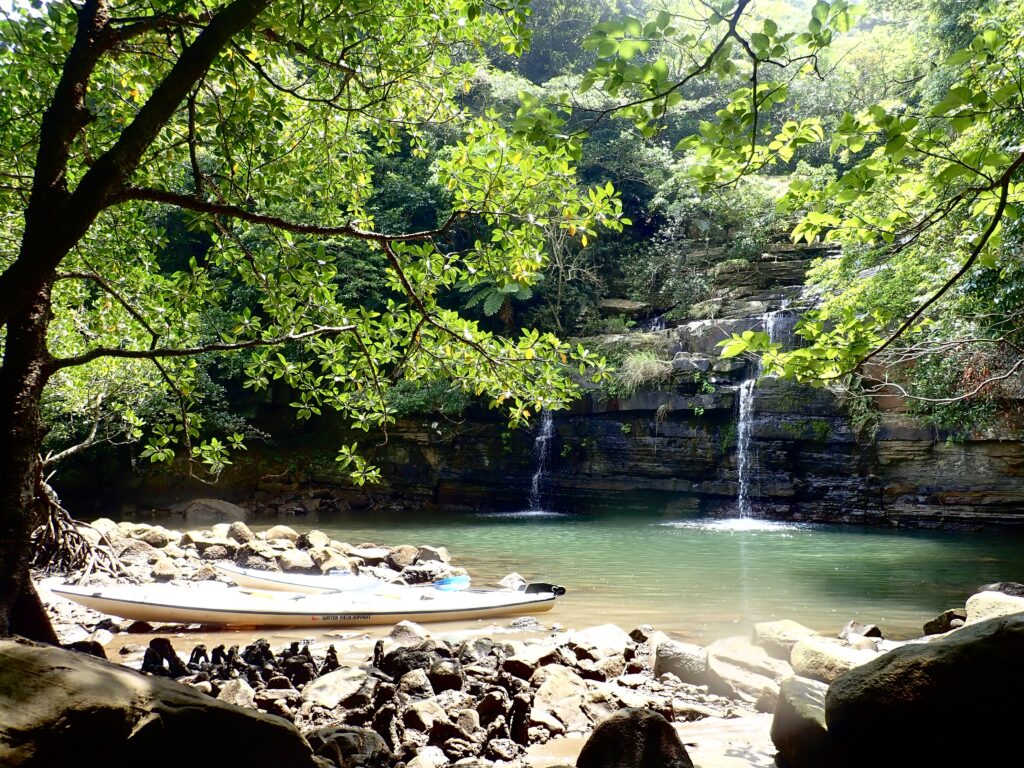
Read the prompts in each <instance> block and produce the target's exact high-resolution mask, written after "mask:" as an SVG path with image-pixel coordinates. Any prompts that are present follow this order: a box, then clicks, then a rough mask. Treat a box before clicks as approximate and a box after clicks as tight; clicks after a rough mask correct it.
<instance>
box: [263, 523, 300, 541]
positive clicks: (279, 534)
mask: <svg viewBox="0 0 1024 768" xmlns="http://www.w3.org/2000/svg"><path fill="white" fill-rule="evenodd" d="M263 538H264V540H265V541H289V542H291V543H292V544H294V543H295V542H296V541H298V539H299V534H298V532H296V531H295V529H294V528H290V527H288V526H287V525H275V526H273V527H272V528H270V529H269V530H267V532H266V535H265V536H264V537H263Z"/></svg>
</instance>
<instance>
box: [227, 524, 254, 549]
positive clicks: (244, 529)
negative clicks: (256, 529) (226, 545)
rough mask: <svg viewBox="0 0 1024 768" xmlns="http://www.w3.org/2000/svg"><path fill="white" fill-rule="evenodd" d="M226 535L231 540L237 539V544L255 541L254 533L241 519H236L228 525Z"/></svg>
mask: <svg viewBox="0 0 1024 768" xmlns="http://www.w3.org/2000/svg"><path fill="white" fill-rule="evenodd" d="M227 537H228V538H229V539H231V540H232V541H237V542H238V543H239V544H248V543H250V542H253V541H256V534H255V533H253V532H252V530H251V529H250V528H249V526H248V525H246V524H245V523H243V522H242V521H241V520H236V521H235V522H233V523H231V525H229V526H228V532H227Z"/></svg>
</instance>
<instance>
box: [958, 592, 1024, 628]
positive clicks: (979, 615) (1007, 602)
mask: <svg viewBox="0 0 1024 768" xmlns="http://www.w3.org/2000/svg"><path fill="white" fill-rule="evenodd" d="M1015 613H1024V597H1014V596H1013V595H1008V594H1006V593H1005V592H996V591H987V592H979V593H978V594H976V595H971V596H970V597H969V598H967V624H968V625H970V624H977V623H978V622H979V621H985V620H986V619H994V618H996V617H998V616H1012V615H1013V614H1015Z"/></svg>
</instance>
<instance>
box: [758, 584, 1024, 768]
mask: <svg viewBox="0 0 1024 768" xmlns="http://www.w3.org/2000/svg"><path fill="white" fill-rule="evenodd" d="M1022 594H1024V587H1022V585H1019V584H1012V583H1005V582H1002V583H999V584H991V585H986V586H985V587H982V588H981V591H979V592H978V593H976V594H974V595H972V596H971V597H970V598H969V599H968V600H967V605H966V608H965V609H959V608H954V609H950V610H948V611H945V612H943V614H941V615H940V616H939V617H938V618H936V619H934V620H932V621H929V622H928V623H927V624H925V627H924V629H925V632H926V636H925V637H923V638H921V639H919V640H917V641H911V642H907V643H900V644H893V643H886V642H885V641H882V644H883V645H885V646H886V647H887V648H891V650H889V652H888V653H885V654H882V655H878V654H875V653H873V652H872V651H870V650H864V649H863V648H862V645H863V643H862V642H861V641H858V640H855V641H854V643H853V645H855V646H856V647H854V648H847V649H846V650H843V651H838V652H837V648H838V646H835V645H833V644H826V643H823V639H821V638H816V637H814V636H808V637H804V638H801V639H800V640H799V641H797V642H796V643H795V644H794V646H793V649H792V660H793V667H794V671H795V672H796V675H795V676H793V677H789V678H787V679H785V680H784V681H783V682H782V686H781V689H780V693H779V698H778V703H777V705H776V708H775V716H774V719H773V722H772V732H771V736H772V741H773V742H774V744H775V746H776V748H777V749H778V750H779V753H780V755H781V758H782V760H783V761H784V763H785V764H786V765H788V766H790V768H846V766H851V767H852V766H853V765H860V764H861V763H862V762H863V756H864V755H865V754H871V755H872V756H873V757H872V762H873V763H875V764H877V765H881V766H893V767H894V768H895V767H896V766H906V765H939V764H943V763H945V762H948V760H949V744H948V742H947V740H946V739H944V738H942V735H949V734H964V735H965V736H969V739H970V742H971V747H970V753H971V758H970V759H971V761H972V762H973V763H974V764H977V765H1009V764H1013V763H1016V762H1018V761H1019V754H1017V751H1018V750H1017V747H1016V743H1015V741H1014V740H1013V739H1011V738H1010V734H1011V733H1012V729H1013V728H1014V727H1015V725H1016V721H1017V719H1018V718H1017V712H1018V711H1019V705H1018V703H1017V700H1018V698H1019V691H1020V686H1021V685H1022V684H1024V657H1022V655H1021V653H1020V649H1021V648H1022V647H1024V597H1021V596H1020V595H1022ZM928 633H931V634H928ZM939 633H941V634H939ZM861 637H862V638H863V637H865V635H861ZM848 639H849V638H848ZM894 645H895V646H897V647H892V646H894ZM824 651H827V652H828V653H829V654H830V656H831V661H828V660H826V659H825V658H824V657H823V656H821V655H820V654H821V653H822V652H824ZM868 655H870V656H872V657H874V658H868ZM798 657H800V658H801V659H802V660H803V665H802V666H801V664H800V663H798ZM843 663H846V664H847V665H848V666H847V667H846V668H845V669H844V668H842V664H843ZM814 673H817V674H814ZM812 677H813V678H816V679H811V678H812Z"/></svg>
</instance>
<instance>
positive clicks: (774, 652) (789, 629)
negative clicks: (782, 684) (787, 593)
mask: <svg viewBox="0 0 1024 768" xmlns="http://www.w3.org/2000/svg"><path fill="white" fill-rule="evenodd" d="M817 634H818V633H817V632H815V631H814V630H813V629H810V628H809V627H805V626H804V625H803V624H800V623H798V622H795V621H790V620H789V619H782V620H780V621H763V622H760V623H758V624H755V625H754V643H756V644H757V645H759V646H761V647H762V648H764V649H765V650H766V651H768V653H769V654H770V655H771V656H774V657H775V658H777V659H783V660H784V661H789V655H790V653H791V652H792V650H793V646H794V645H796V643H797V641H798V640H802V639H803V638H805V637H814V636H815V635H817Z"/></svg>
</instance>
